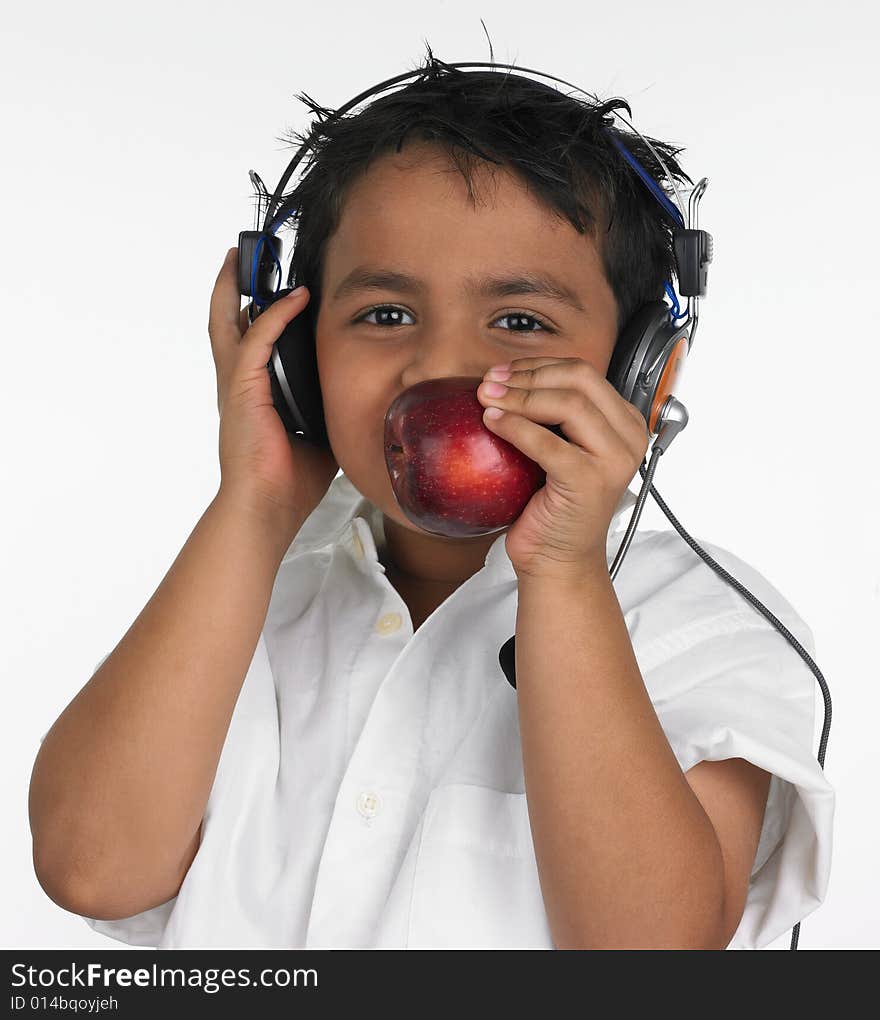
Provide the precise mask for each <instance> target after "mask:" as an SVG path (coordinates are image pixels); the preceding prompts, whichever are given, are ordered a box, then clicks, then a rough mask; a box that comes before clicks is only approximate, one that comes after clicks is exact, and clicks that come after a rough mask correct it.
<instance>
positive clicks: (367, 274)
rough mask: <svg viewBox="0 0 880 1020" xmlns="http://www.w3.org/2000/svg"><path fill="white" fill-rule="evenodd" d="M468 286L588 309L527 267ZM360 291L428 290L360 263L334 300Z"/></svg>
mask: <svg viewBox="0 0 880 1020" xmlns="http://www.w3.org/2000/svg"><path fill="white" fill-rule="evenodd" d="M465 286H466V288H467V289H468V290H469V291H470V292H471V293H472V294H476V295H483V296H485V297H512V296H514V295H518V294H540V295H541V296H542V297H547V298H551V299H553V300H555V301H561V302H563V303H564V304H567V305H570V306H571V307H572V308H575V309H577V311H579V312H584V311H585V309H584V306H583V305H582V304H581V302H580V300H579V298H578V296H577V294H576V293H575V292H574V291H573V290H572V289H571V288H570V287H567V286H566V285H565V284H564V283H561V282H560V281H559V280H556V279H554V278H553V277H552V276H549V275H548V274H547V273H539V272H534V271H531V270H527V271H517V272H516V273H515V275H511V276H492V275H483V276H471V277H468V278H467V279H466V280H465ZM358 290H397V291H400V292H401V293H405V294H422V293H424V291H425V283H424V281H422V280H419V279H418V278H416V277H415V276H411V275H409V274H408V273H402V272H399V271H398V270H395V269H385V268H382V267H372V266H357V267H356V268H355V269H353V270H352V271H351V272H350V273H349V274H348V275H347V276H346V277H345V278H344V279H343V280H342V282H341V283H340V284H339V286H338V287H337V288H336V290H335V291H334V292H333V297H332V300H333V301H338V300H339V299H340V298H342V297H345V296H347V295H348V294H352V293H354V292H355V291H358Z"/></svg>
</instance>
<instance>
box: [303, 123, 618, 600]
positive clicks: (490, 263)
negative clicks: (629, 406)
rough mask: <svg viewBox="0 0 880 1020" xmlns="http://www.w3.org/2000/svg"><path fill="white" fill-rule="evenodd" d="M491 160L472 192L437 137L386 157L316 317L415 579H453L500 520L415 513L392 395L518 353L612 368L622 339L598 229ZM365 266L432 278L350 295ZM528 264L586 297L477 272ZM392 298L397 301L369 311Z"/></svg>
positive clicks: (376, 496)
mask: <svg viewBox="0 0 880 1020" xmlns="http://www.w3.org/2000/svg"><path fill="white" fill-rule="evenodd" d="M485 167H486V164H482V165H481V166H480V168H479V170H478V171H477V172H476V173H475V178H474V190H475V192H476V197H477V203H476V205H473V204H471V203H470V202H469V201H468V197H467V187H466V184H465V181H464V179H463V178H462V176H461V174H460V173H459V172H458V170H457V169H456V168H455V167H454V166H453V165H452V164H450V163H449V161H448V159H447V157H446V156H445V154H444V153H443V151H442V150H440V149H439V148H437V147H434V146H431V145H430V144H428V143H423V142H418V143H411V144H410V145H407V146H405V147H404V148H403V150H402V151H401V152H400V153H390V154H386V155H383V156H382V157H380V158H379V159H377V160H376V162H375V163H374V164H373V165H372V166H371V167H370V169H369V170H368V172H367V173H366V174H365V175H363V176H362V177H361V178H359V179H358V180H357V181H356V182H355V183H354V185H353V186H352V187H351V189H350V191H349V194H348V197H347V199H346V202H345V205H344V208H343V211H342V215H341V218H340V224H339V227H338V229H337V230H336V232H335V233H334V234H333V235H332V237H331V238H330V239H329V240H328V242H327V244H326V246H325V258H324V275H323V280H322V295H323V297H322V301H321V308H320V314H319V316H318V322H317V327H316V352H317V360H318V371H319V373H320V378H321V390H322V393H323V400H324V416H325V420H326V424H327V433H328V437H329V439H330V444H331V446H332V448H333V452H334V455H335V457H336V460H337V462H338V463H339V466H340V467H341V468H342V470H343V471H344V472H345V474H346V476H347V477H348V478H350V479H351V481H352V483H353V484H354V486H355V488H357V489H358V491H359V492H361V493H362V494H363V495H364V496H366V497H367V499H369V500H370V501H371V502H372V503H373V504H374V505H375V506H377V507H378V508H379V509H380V510H381V511H382V513H383V515H384V524H385V534H386V538H387V541H388V552H387V553H386V556H388V558H389V559H390V562H391V563H392V564H395V565H396V568H397V569H398V570H399V571H401V572H405V573H406V575H407V576H408V577H409V578H411V579H414V580H424V581H433V582H435V583H442V582H446V583H448V584H449V585H450V586H454V585H455V584H457V583H461V582H462V581H464V580H466V579H467V578H468V577H469V576H470V575H471V574H473V573H475V572H476V571H477V570H479V569H480V568H481V567H482V566H483V563H484V560H485V556H486V553H487V552H488V550H489V547H490V546H491V545H492V544H493V542H494V541H495V540H496V539H497V538H498V536H499V534H501V532H495V533H494V534H492V535H484V536H480V537H478V538H467V539H450V538H445V537H443V536H438V535H432V534H431V533H430V532H426V531H424V530H422V529H421V528H419V527H417V526H416V525H414V524H413V523H412V522H411V521H410V520H409V519H408V518H407V517H406V516H405V515H404V514H403V512H402V511H401V510H400V508H399V507H398V505H397V502H396V501H395V499H394V493H393V491H392V488H391V479H390V477H389V475H388V470H387V468H386V466H385V457H384V452H383V440H384V418H385V412H386V411H387V409H388V407H389V405H390V404H391V402H392V401H393V400H394V399H395V398H396V397H397V396H398V394H400V393H401V392H402V391H403V390H404V389H407V388H408V387H410V386H413V385H415V384H416V383H419V382H422V381H423V380H425V379H435V378H441V377H444V376H456V375H464V376H475V377H480V378H481V377H482V376H483V375H484V374H485V372H486V370H487V369H488V368H489V367H490V366H492V365H496V364H499V363H501V362H506V361H511V360H513V359H515V358H528V357H539V356H541V357H544V356H548V357H557V358H583V359H584V360H585V361H588V362H589V363H590V364H591V365H593V367H594V368H596V369H597V370H598V371H600V372H601V373H602V375H603V376H604V375H605V373H606V372H607V370H608V364H609V362H610V359H611V354H612V351H613V348H614V343H615V341H616V339H617V335H616V317H617V305H616V302H615V299H614V295H613V292H612V290H611V287H610V285H609V284H608V281H607V280H606V278H605V275H604V272H603V270H602V266H601V262H600V260H599V255H598V252H597V250H596V247H595V245H594V242H593V241H592V239H591V238H590V237H589V235H587V234H579V233H578V232H577V231H576V230H575V229H574V227H572V226H571V224H570V223H568V222H567V221H564V220H561V219H559V218H557V217H556V216H555V215H554V214H553V213H551V212H550V211H549V210H547V209H546V208H544V206H542V205H541V204H539V202H538V201H537V200H536V199H535V198H534V197H533V196H532V195H530V194H529V193H528V192H527V191H526V189H525V185H524V184H523V183H522V182H521V181H520V180H519V179H518V178H516V177H514V176H512V175H511V174H510V173H509V172H507V171H505V170H503V169H502V168H500V167H494V166H493V168H492V170H491V171H489V172H486V171H485ZM363 268H369V269H371V270H377V271H378V270H395V271H396V272H398V273H404V274H407V275H408V276H411V277H414V278H415V279H416V280H419V281H421V282H422V286H421V289H420V291H418V292H416V291H410V290H401V289H399V287H393V286H383V287H382V288H381V289H377V288H365V287H359V288H358V289H356V290H352V291H349V292H347V293H346V294H344V295H343V296H340V297H337V296H336V291H337V289H338V288H339V286H340V284H341V283H342V282H343V281H344V280H345V278H346V277H347V276H348V275H349V274H350V273H351V272H352V271H353V270H355V269H363ZM523 271H525V272H533V273H541V274H545V275H547V276H551V277H553V278H554V280H556V281H558V282H559V283H561V284H563V285H564V286H565V287H567V288H568V289H569V290H570V291H572V292H574V294H575V295H576V296H577V298H578V300H579V303H580V305H581V306H582V310H578V309H576V308H574V307H572V306H571V305H568V304H566V303H563V302H562V301H560V300H558V299H555V298H550V297H545V296H543V295H539V294H515V295H510V296H507V297H502V298H498V297H487V296H480V295H479V294H478V293H476V292H475V291H472V290H471V289H470V288H469V287H468V285H467V284H468V279H469V278H470V277H483V276H487V275H491V276H497V277H501V278H508V277H513V276H518V275H522V274H523ZM380 304H381V305H383V306H384V305H392V306H394V308H395V309H397V311H394V310H392V309H387V308H382V309H379V310H378V311H376V310H375V308H374V310H373V312H372V313H371V314H368V311H369V309H370V308H371V307H374V306H376V305H380ZM365 315H366V321H364V319H363V317H364V316H365ZM525 315H528V316H532V317H533V318H532V319H521V318H520V316H525ZM358 319H361V321H356V320H358ZM541 322H544V323H546V324H547V325H548V326H549V327H551V328H552V329H554V330H555V332H553V333H551V332H549V331H544V330H543V329H542V328H541V325H540V324H539V323H541ZM475 388H476V383H475ZM380 559H382V560H383V562H385V558H383V557H382V556H380ZM386 566H387V563H386Z"/></svg>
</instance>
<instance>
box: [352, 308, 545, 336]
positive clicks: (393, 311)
mask: <svg viewBox="0 0 880 1020" xmlns="http://www.w3.org/2000/svg"><path fill="white" fill-rule="evenodd" d="M388 314H390V316H392V318H390V319H388V318H386V319H384V321H383V319H382V318H379V319H378V320H372V319H370V318H369V316H371V315H377V316H385V315H388ZM402 315H410V317H412V316H411V314H410V312H408V311H407V310H406V309H405V308H400V307H398V306H397V305H374V306H373V307H372V308H370V309H368V310H367V311H366V312H364V314H363V315H360V316H358V318H357V319H355V322H367V323H369V324H370V325H371V326H404V325H406V323H404V322H402V321H401V319H400V316H402ZM502 319H512V320H515V321H518V322H520V323H522V321H523V320H524V319H526V320H528V321H529V322H532V323H536V324H537V325H538V326H540V329H534V328H528V329H519V328H517V327H514V328H510V327H508V332H511V333H541V332H545V333H554V332H555V330H554V329H553V328H552V327H551V326H549V325H548V324H547V323H546V322H544V320H543V319H539V318H538V317H537V316H535V315H529V314H528V313H527V312H505V313H504V314H503V315H499V316H498V318H497V319H495V320H494V322H501V320H502Z"/></svg>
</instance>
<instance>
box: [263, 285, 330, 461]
mask: <svg viewBox="0 0 880 1020" xmlns="http://www.w3.org/2000/svg"><path fill="white" fill-rule="evenodd" d="M291 289H292V288H290V287H286V288H284V289H283V290H280V291H278V292H277V294H273V295H272V298H271V300H270V301H269V302H268V304H273V303H274V302H275V301H277V300H278V299H279V298H282V297H284V295H285V294H289V293H290V291H291ZM268 304H267V305H266V307H268ZM307 307H308V306H307ZM264 310H265V308H264ZM306 311H307V308H306V309H304V310H303V311H302V312H300V314H299V315H297V316H296V318H294V319H291V320H290V322H288V323H287V325H286V326H285V327H284V329H283V331H282V333H281V335H280V336H279V337H278V339H277V340H276V341H275V345H274V346H273V348H272V356H271V358H270V359H269V362H268V364H267V365H266V369H267V371H268V372H269V383H270V386H271V389H272V402H273V404H274V405H275V410H276V411H277V412H278V415H279V417H280V418H281V421H282V422H283V424H284V427H285V429H286V430H287V432H288V434H289V435H294V434H296V433H301V436H300V438H301V439H304V440H305V441H306V442H308V443H312V444H314V445H315V446H321V447H325V448H327V449H329V448H330V440H329V438H328V436H327V424H326V422H325V421H324V400H323V397H322V395H321V382H320V378H319V376H318V358H317V352H316V349H315V333H314V329H313V328H312V317H311V316H309V315H307V314H306ZM261 314H262V313H261Z"/></svg>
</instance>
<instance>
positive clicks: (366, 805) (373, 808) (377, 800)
mask: <svg viewBox="0 0 880 1020" xmlns="http://www.w3.org/2000/svg"><path fill="white" fill-rule="evenodd" d="M381 806H382V798H381V797H380V796H379V794H378V793H367V792H366V791H365V792H363V793H360V794H358V799H357V809H358V811H360V813H361V814H362V815H363V816H364V818H372V817H373V815H375V814H376V813H377V812H378V811H379V808H380V807H381Z"/></svg>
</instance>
